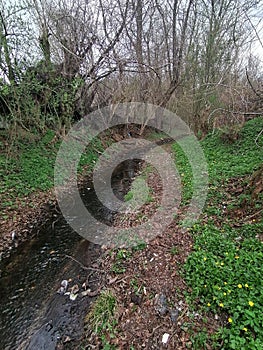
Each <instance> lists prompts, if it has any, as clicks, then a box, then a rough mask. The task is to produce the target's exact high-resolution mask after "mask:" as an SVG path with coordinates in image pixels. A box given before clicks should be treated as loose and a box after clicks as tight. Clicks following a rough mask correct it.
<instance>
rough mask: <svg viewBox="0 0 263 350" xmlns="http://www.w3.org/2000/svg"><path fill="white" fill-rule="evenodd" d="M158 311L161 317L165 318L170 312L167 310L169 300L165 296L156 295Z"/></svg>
mask: <svg viewBox="0 0 263 350" xmlns="http://www.w3.org/2000/svg"><path fill="white" fill-rule="evenodd" d="M155 298H156V306H155V309H156V311H157V312H158V313H159V314H160V315H161V316H164V315H165V314H166V313H167V312H168V308H167V299H166V296H165V295H164V294H160V295H158V294H157V295H156V297H155Z"/></svg>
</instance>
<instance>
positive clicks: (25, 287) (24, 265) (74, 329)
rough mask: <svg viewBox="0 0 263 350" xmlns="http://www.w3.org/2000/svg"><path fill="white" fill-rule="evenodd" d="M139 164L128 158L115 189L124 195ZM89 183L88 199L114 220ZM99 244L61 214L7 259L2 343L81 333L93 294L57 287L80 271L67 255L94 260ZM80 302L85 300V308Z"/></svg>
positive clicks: (34, 345) (0, 298) (26, 345)
mask: <svg viewBox="0 0 263 350" xmlns="http://www.w3.org/2000/svg"><path fill="white" fill-rule="evenodd" d="M136 164H138V163H137V162H134V161H128V162H124V163H122V164H121V166H119V167H118V169H116V172H115V181H113V184H114V186H115V191H114V192H115V193H116V194H117V195H118V196H119V197H120V198H121V197H123V192H122V191H123V185H122V186H119V184H120V183H121V184H123V181H121V180H123V178H126V179H128V182H129V180H130V179H131V178H132V177H133V176H134V169H135V167H136ZM89 186H91V185H90V184H89V185H86V186H85V188H84V189H82V190H81V192H82V195H83V200H84V202H85V205H86V206H87V208H88V209H89V210H90V211H91V212H92V213H93V214H94V215H95V216H96V217H98V218H100V219H101V220H102V221H104V222H105V221H106V223H107V224H109V225H110V221H111V218H112V215H113V214H114V213H112V212H110V211H109V210H108V209H107V208H105V207H103V206H102V205H101V203H100V202H99V201H98V199H97V198H96V194H95V192H94V190H93V189H92V187H89ZM118 186H119V187H118ZM98 250H99V248H98V246H95V245H93V244H91V243H89V242H88V241H85V240H84V239H83V238H81V237H80V236H79V235H78V234H77V233H75V232H74V231H73V230H72V229H71V228H70V226H69V225H68V224H67V223H66V222H65V220H64V219H63V218H62V217H61V216H60V215H59V214H58V216H56V217H54V218H53V220H52V221H50V222H49V223H47V224H45V225H44V227H42V228H41V230H40V231H39V233H38V234H37V235H36V236H35V237H34V238H32V239H31V240H30V241H28V242H25V243H24V244H22V245H21V246H19V247H18V248H17V249H16V250H15V251H14V252H13V253H12V254H11V256H10V257H9V258H8V259H6V260H4V261H2V262H1V266H0V269H1V278H0V315H1V321H0V349H3V350H13V349H14V350H15V349H16V350H17V349H30V350H35V349H48V350H52V349H55V348H56V344H57V342H58V340H59V339H60V337H61V335H62V334H63V335H65V334H68V335H69V336H70V337H72V336H73V337H76V338H77V337H79V336H81V332H82V328H83V324H82V323H81V322H82V321H81V319H82V318H83V314H81V312H82V313H83V310H86V309H87V308H88V303H89V300H88V298H82V299H83V300H81V301H78V302H76V301H70V300H69V298H66V297H65V296H61V295H59V294H58V293H56V291H57V290H58V289H59V287H60V283H61V281H62V280H63V279H67V280H68V279H69V278H73V277H74V276H75V275H76V274H79V271H80V267H79V266H78V265H77V264H76V263H74V262H72V261H70V260H69V259H68V258H66V257H65V255H71V256H74V257H75V258H76V259H78V260H79V261H81V262H82V263H83V264H84V265H86V266H88V264H90V263H91V261H92V260H94V259H96V256H98V254H99V253H98ZM82 273H84V271H82ZM77 303H78V304H79V303H83V305H82V308H79V307H77V305H78V304H77ZM80 310H82V311H80Z"/></svg>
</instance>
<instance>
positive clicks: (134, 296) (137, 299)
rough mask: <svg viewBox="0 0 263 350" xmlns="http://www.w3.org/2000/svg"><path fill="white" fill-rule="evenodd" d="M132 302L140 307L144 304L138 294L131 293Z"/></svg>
mask: <svg viewBox="0 0 263 350" xmlns="http://www.w3.org/2000/svg"><path fill="white" fill-rule="evenodd" d="M131 302H132V303H134V304H135V305H140V304H141V302H142V297H141V296H140V295H137V294H136V293H131Z"/></svg>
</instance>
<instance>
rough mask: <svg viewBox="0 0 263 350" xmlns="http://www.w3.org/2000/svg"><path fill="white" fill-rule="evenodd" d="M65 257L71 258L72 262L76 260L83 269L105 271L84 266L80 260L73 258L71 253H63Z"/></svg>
mask: <svg viewBox="0 0 263 350" xmlns="http://www.w3.org/2000/svg"><path fill="white" fill-rule="evenodd" d="M65 258H69V259H71V260H73V261H74V262H76V263H77V264H79V265H80V266H81V268H82V269H84V270H92V271H97V272H103V273H106V271H105V270H100V269H94V268H93V267H87V266H84V265H83V264H82V263H81V262H80V261H78V260H77V259H75V258H73V256H71V255H65Z"/></svg>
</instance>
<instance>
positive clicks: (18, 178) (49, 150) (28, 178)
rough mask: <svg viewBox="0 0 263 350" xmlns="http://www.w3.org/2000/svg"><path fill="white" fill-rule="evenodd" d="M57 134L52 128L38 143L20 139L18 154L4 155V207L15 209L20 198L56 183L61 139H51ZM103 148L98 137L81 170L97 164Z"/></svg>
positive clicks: (0, 182)
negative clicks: (99, 152) (55, 177)
mask: <svg viewBox="0 0 263 350" xmlns="http://www.w3.org/2000/svg"><path fill="white" fill-rule="evenodd" d="M54 136H55V133H54V132H53V131H48V132H47V133H46V134H45V135H44V137H43V138H42V139H41V140H40V141H38V142H31V143H28V142H20V143H19V145H17V147H18V148H17V153H14V152H13V153H12V154H11V156H9V157H7V156H6V155H5V154H1V155H0V194H1V197H2V201H1V206H2V209H4V208H7V207H8V208H15V202H16V199H17V198H23V197H25V196H28V195H29V194H31V193H33V192H35V191H47V190H49V189H50V188H52V187H53V185H54V165H55V161H56V156H57V152H58V149H59V146H60V144H61V142H60V141H57V142H55V143H53V142H51V141H52V140H53V139H54ZM99 149H100V150H101V149H102V145H101V142H100V140H98V139H95V140H94V141H93V142H92V144H91V146H90V148H88V149H87V151H86V152H85V153H84V154H83V155H82V157H81V159H80V163H79V172H81V171H82V170H83V168H84V166H85V165H87V164H89V165H91V166H93V165H94V163H95V162H96V159H97V154H98V153H97V151H98V150H99Z"/></svg>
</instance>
